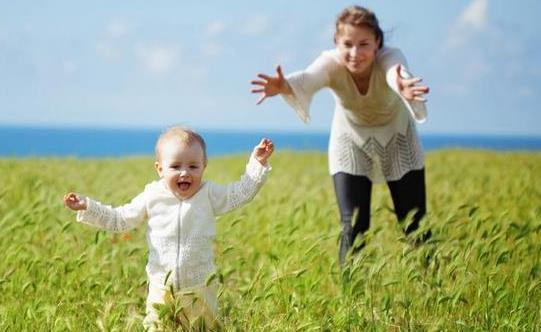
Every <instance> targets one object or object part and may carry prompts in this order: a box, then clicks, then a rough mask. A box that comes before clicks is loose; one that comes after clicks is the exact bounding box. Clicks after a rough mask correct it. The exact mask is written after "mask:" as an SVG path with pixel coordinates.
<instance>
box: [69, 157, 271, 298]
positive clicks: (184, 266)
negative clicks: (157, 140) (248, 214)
mask: <svg viewBox="0 0 541 332" xmlns="http://www.w3.org/2000/svg"><path fill="white" fill-rule="evenodd" d="M270 169H271V168H270V166H262V165H261V164H260V163H259V162H258V161H257V160H255V159H254V158H253V157H252V158H250V160H249V162H248V164H247V165H246V172H245V174H244V175H243V176H242V177H241V179H240V181H237V182H234V183H230V184H226V185H220V184H216V183H212V182H203V184H202V185H201V188H200V189H199V191H198V192H197V193H195V194H194V195H193V196H192V197H190V198H189V199H186V200H180V199H178V198H177V197H176V196H174V195H173V193H171V192H170V191H169V190H168V189H167V188H166V186H165V184H164V183H163V181H154V182H152V183H150V184H148V185H147V186H146V187H145V190H144V191H143V192H142V193H140V194H139V195H137V196H136V197H135V198H134V199H133V200H132V201H131V202H130V203H128V204H126V205H122V206H120V207H116V208H112V207H111V206H106V205H103V204H101V203H99V202H96V201H94V200H92V199H88V198H87V209H86V210H81V211H79V212H78V213H77V221H78V222H82V223H85V224H89V225H93V226H96V227H99V228H101V229H105V230H109V231H113V232H124V231H127V230H130V229H132V228H134V227H135V226H137V225H138V224H139V223H141V222H143V221H146V222H147V242H148V247H149V257H148V264H147V266H146V272H147V275H148V278H149V281H150V282H152V283H157V284H160V285H173V286H174V287H175V288H176V289H183V288H187V287H198V286H200V285H202V284H204V282H205V279H206V278H207V277H208V275H209V274H210V273H212V272H213V271H214V255H213V250H212V242H213V240H214V237H215V232H216V230H215V217H216V216H219V215H222V214H224V213H226V212H228V211H231V210H233V209H235V208H238V207H240V206H241V205H243V204H246V203H248V202H249V201H251V200H252V199H253V198H254V197H255V195H256V194H257V192H258V191H259V189H260V188H261V186H262V185H263V183H264V181H265V179H266V176H267V174H268V172H269V171H270ZM166 278H167V280H166Z"/></svg>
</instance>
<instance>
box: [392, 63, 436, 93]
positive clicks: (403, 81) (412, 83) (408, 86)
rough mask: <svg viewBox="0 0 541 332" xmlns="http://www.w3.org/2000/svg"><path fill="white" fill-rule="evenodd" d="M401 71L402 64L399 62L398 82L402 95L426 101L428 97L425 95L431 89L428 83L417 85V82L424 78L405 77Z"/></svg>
mask: <svg viewBox="0 0 541 332" xmlns="http://www.w3.org/2000/svg"><path fill="white" fill-rule="evenodd" d="M401 71H402V65H400V64H399V65H397V66H396V74H397V75H396V83H397V85H398V91H399V92H400V94H401V95H402V97H404V98H406V99H407V100H409V101H412V100H415V101H422V102H425V101H426V98H425V97H424V95H425V94H427V93H428V92H429V91H430V89H429V88H428V86H426V85H417V83H419V82H421V81H422V80H423V79H422V78H420V77H412V78H403V77H402V75H400V72H401Z"/></svg>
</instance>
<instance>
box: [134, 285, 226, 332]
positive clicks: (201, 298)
mask: <svg viewBox="0 0 541 332" xmlns="http://www.w3.org/2000/svg"><path fill="white" fill-rule="evenodd" d="M217 288H218V287H217V285H216V284H215V283H211V284H210V285H209V286H204V285H201V286H200V287H193V288H190V289H182V290H178V291H174V294H172V293H171V289H170V288H166V287H165V286H163V285H159V284H154V283H150V284H149V285H148V296H147V302H146V316H145V319H144V320H143V326H144V328H145V330H147V331H156V330H160V328H161V326H162V325H167V324H162V323H163V322H160V319H159V313H158V311H159V309H157V308H156V307H155V306H154V305H155V304H166V305H167V304H174V305H175V306H177V308H178V307H179V306H180V307H181V308H182V311H181V314H180V315H179V317H177V318H176V319H175V321H176V324H179V325H181V326H190V325H191V324H192V323H194V322H195V321H196V320H197V319H199V320H203V321H204V323H205V326H207V327H210V328H212V329H213V330H215V329H219V328H220V327H221V323H220V321H219V319H218V299H217ZM171 323H172V324H175V322H173V321H172V322H171Z"/></svg>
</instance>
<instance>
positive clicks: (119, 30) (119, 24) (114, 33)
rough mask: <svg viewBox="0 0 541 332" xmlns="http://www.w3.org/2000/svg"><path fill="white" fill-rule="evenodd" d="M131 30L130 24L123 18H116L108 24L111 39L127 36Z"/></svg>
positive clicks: (108, 34)
mask: <svg viewBox="0 0 541 332" xmlns="http://www.w3.org/2000/svg"><path fill="white" fill-rule="evenodd" d="M128 32H129V26H128V24H127V23H126V22H124V21H123V20H122V19H118V18H115V19H113V20H111V22H109V25H108V26H107V37H108V38H110V39H119V38H122V37H124V36H126V35H127V34H128Z"/></svg>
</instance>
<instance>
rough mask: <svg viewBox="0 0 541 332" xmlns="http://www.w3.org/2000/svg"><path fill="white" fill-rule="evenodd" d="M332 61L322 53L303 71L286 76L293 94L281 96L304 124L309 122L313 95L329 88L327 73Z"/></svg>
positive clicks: (327, 55) (326, 53)
mask: <svg viewBox="0 0 541 332" xmlns="http://www.w3.org/2000/svg"><path fill="white" fill-rule="evenodd" d="M333 61H334V60H333V59H332V57H331V55H329V54H328V52H323V53H322V54H321V55H320V56H319V57H318V58H317V59H316V60H315V61H314V62H313V63H312V64H311V65H310V66H308V68H306V69H305V70H303V71H297V72H293V73H291V74H289V75H287V76H286V80H287V82H288V83H289V86H290V87H291V90H293V94H291V95H287V94H281V96H282V98H283V99H284V100H285V101H286V102H287V103H288V104H289V106H291V107H292V108H293V109H294V110H295V112H297V115H298V116H299V117H300V118H301V120H302V121H304V122H305V123H308V122H309V121H310V104H311V103H312V98H313V96H314V94H315V93H316V92H318V91H319V90H321V89H322V88H324V87H326V86H329V82H330V74H329V72H330V68H331V66H332V64H333Z"/></svg>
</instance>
